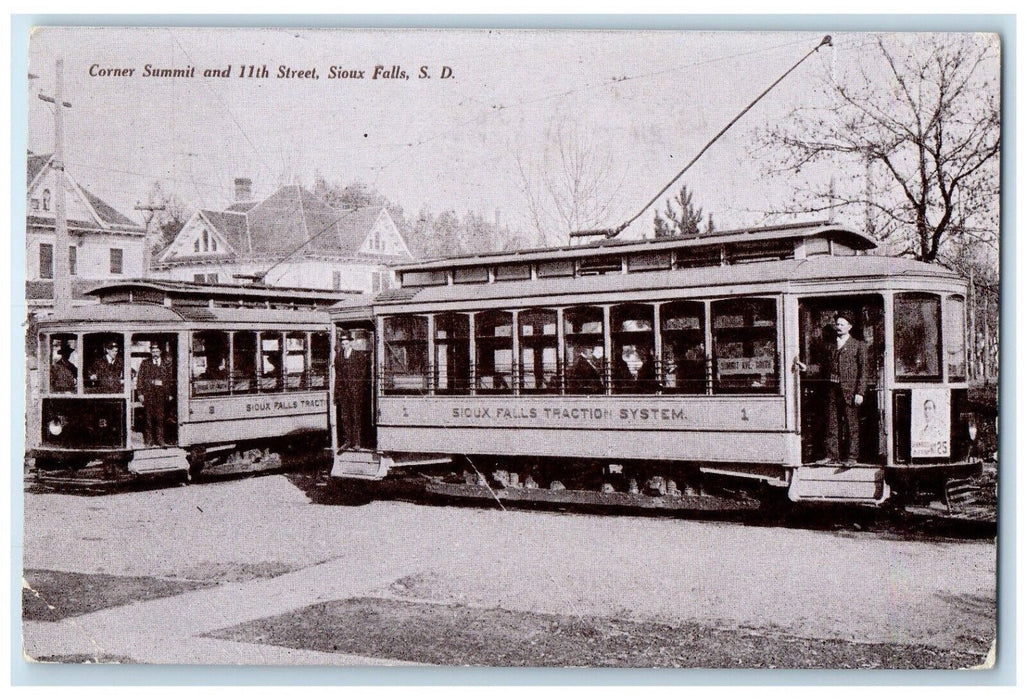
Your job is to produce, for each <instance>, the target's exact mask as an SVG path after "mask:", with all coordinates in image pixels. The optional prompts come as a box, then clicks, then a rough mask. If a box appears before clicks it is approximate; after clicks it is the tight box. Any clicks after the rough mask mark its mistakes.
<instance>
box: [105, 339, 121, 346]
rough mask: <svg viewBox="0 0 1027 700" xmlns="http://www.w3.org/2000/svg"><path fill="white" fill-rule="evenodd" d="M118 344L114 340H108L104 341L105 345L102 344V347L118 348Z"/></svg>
mask: <svg viewBox="0 0 1027 700" xmlns="http://www.w3.org/2000/svg"><path fill="white" fill-rule="evenodd" d="M118 344H119V343H118V341H116V340H108V341H106V342H105V343H104V344H103V346H104V347H105V348H116V347H118Z"/></svg>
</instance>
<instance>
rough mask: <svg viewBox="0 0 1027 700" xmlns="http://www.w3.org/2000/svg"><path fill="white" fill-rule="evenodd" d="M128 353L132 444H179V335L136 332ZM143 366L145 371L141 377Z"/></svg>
mask: <svg viewBox="0 0 1027 700" xmlns="http://www.w3.org/2000/svg"><path fill="white" fill-rule="evenodd" d="M157 350H159V352H157ZM128 355H129V358H128V359H129V363H130V367H131V377H132V421H131V422H132V445H133V447H136V448H141V447H165V446H168V445H176V444H178V364H179V362H178V360H179V358H178V336H177V335H176V334H174V333H134V334H133V335H132V342H131V344H130V345H129V351H128ZM144 365H146V366H147V367H146V368H145V369H143V366H144ZM140 370H142V371H143V376H142V377H141V378H140ZM147 402H149V405H147Z"/></svg>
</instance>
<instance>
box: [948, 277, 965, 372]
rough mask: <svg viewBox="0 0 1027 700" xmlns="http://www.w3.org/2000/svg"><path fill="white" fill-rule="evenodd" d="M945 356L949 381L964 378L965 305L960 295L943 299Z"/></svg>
mask: <svg viewBox="0 0 1027 700" xmlns="http://www.w3.org/2000/svg"><path fill="white" fill-rule="evenodd" d="M945 358H946V360H945V361H946V362H947V363H948V369H949V381H951V382H961V381H963V380H965V379H966V305H965V302H964V301H963V297H961V296H956V295H953V296H950V297H949V298H948V299H946V300H945Z"/></svg>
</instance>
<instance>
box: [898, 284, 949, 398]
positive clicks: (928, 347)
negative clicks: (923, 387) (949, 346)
mask: <svg viewBox="0 0 1027 700" xmlns="http://www.w3.org/2000/svg"><path fill="white" fill-rule="evenodd" d="M940 330H941V297H939V296H937V295H936V294H923V293H918V292H908V293H904V294H896V295H895V374H896V376H897V378H898V379H899V380H900V381H903V380H905V381H911V380H918V379H926V380H932V379H933V380H938V379H941V343H940V342H939V341H940V338H939V336H940V332H939V331H940Z"/></svg>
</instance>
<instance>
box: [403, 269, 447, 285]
mask: <svg viewBox="0 0 1027 700" xmlns="http://www.w3.org/2000/svg"><path fill="white" fill-rule="evenodd" d="M445 283H446V271H445V270H424V271H421V270H416V271H411V272H404V273H403V286H404V287H432V286H438V285H440V284H445Z"/></svg>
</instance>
